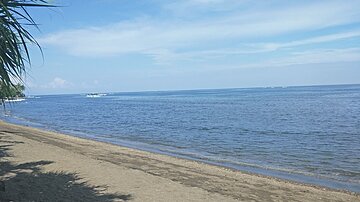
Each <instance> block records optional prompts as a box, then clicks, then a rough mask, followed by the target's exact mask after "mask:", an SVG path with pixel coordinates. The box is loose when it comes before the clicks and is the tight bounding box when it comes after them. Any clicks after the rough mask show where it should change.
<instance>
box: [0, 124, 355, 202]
mask: <svg viewBox="0 0 360 202" xmlns="http://www.w3.org/2000/svg"><path fill="white" fill-rule="evenodd" d="M0 149H1V150H0V152H1V181H2V182H4V185H5V191H1V192H0V197H1V198H0V199H1V201H360V196H359V195H358V194H356V193H351V192H346V191H338V190H332V189H328V188H323V187H319V186H313V185H305V184H300V183H295V182H290V181H285V180H280V179H276V178H272V177H267V176H260V175H255V174H250V173H245V172H241V171H235V170H231V169H227V168H223V167H218V166H213V165H208V164H204V163H201V162H196V161H190V160H184V159H179V158H175V157H170V156H166V155H160V154H154V153H149V152H145V151H140V150H135V149H130V148H125V147H120V146H116V145H111V144H107V143H102V142H96V141H92V140H86V139H81V138H77V137H72V136H68V135H64V134H59V133H54V132H48V131H43V130H39V129H35V128H30V127H24V126H18V125H13V124H9V123H5V122H0Z"/></svg>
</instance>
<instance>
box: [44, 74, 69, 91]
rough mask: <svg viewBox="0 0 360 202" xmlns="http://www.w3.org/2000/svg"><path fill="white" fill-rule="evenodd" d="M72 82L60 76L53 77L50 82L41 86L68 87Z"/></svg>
mask: <svg viewBox="0 0 360 202" xmlns="http://www.w3.org/2000/svg"><path fill="white" fill-rule="evenodd" d="M71 86H72V83H71V82H69V81H66V80H65V79H62V78H60V77H55V78H54V79H53V80H52V81H51V82H49V83H48V84H46V85H43V86H42V87H43V88H53V89H56V88H68V87H71Z"/></svg>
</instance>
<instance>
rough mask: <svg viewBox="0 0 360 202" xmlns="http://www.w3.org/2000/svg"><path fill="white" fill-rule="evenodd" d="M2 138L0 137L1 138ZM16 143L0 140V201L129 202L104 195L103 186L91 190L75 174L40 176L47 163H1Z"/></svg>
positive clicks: (124, 196) (125, 197) (125, 196)
mask: <svg viewBox="0 0 360 202" xmlns="http://www.w3.org/2000/svg"><path fill="white" fill-rule="evenodd" d="M2 135H3V134H0V136H2ZM14 144H21V143H20V142H16V143H15V142H10V141H5V140H3V139H2V138H1V137H0V160H1V161H0V182H1V185H4V187H3V188H4V189H3V190H0V201H1V202H3V201H4V202H5V201H129V200H131V199H132V196H131V195H130V194H107V193H104V191H105V190H106V189H107V187H106V186H91V185H89V184H88V183H86V182H85V181H84V180H83V179H81V178H80V177H79V176H78V175H77V174H75V173H66V172H42V171H41V166H44V165H48V164H51V163H53V162H51V161H36V162H28V163H23V164H17V165H15V164H12V163H10V162H8V161H6V160H5V159H4V157H8V156H10V154H9V151H10V150H11V146H12V145H14Z"/></svg>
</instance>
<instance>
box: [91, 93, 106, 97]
mask: <svg viewBox="0 0 360 202" xmlns="http://www.w3.org/2000/svg"><path fill="white" fill-rule="evenodd" d="M103 96H106V94H105V93H89V94H86V97H90V98H97V97H103Z"/></svg>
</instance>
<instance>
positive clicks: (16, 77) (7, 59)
mask: <svg viewBox="0 0 360 202" xmlns="http://www.w3.org/2000/svg"><path fill="white" fill-rule="evenodd" d="M29 7H50V5H49V4H48V3H47V2H46V1H44V0H0V82H1V83H0V84H1V93H2V94H4V93H6V91H10V90H11V89H10V88H11V87H14V86H15V83H23V76H24V74H25V69H26V68H25V66H26V65H27V64H29V65H30V55H29V50H28V45H29V44H35V45H36V46H37V47H38V48H39V49H40V51H41V48H40V46H39V44H38V43H37V41H36V40H35V38H34V37H33V36H32V35H31V34H30V33H29V31H27V29H26V28H27V27H28V26H35V27H36V28H37V24H36V23H35V21H34V20H33V19H32V17H31V16H30V14H29V13H28V11H27V8H29Z"/></svg>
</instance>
